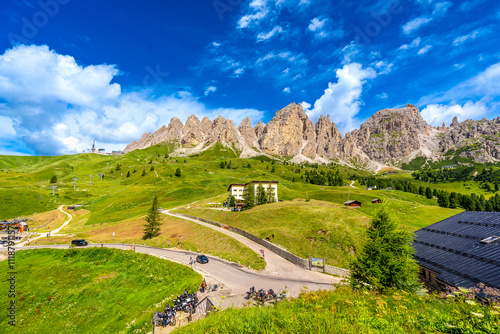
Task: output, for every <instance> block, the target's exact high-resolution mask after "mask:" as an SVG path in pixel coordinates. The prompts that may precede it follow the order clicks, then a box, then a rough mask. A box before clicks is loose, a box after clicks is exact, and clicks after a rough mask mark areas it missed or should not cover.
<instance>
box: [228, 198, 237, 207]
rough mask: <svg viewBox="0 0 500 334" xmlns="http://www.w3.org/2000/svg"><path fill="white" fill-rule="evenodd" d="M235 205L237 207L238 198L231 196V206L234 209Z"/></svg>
mask: <svg viewBox="0 0 500 334" xmlns="http://www.w3.org/2000/svg"><path fill="white" fill-rule="evenodd" d="M235 205H236V198H234V196H231V198H230V199H229V206H230V207H232V208H234V206H235Z"/></svg>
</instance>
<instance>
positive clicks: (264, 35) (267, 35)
mask: <svg viewBox="0 0 500 334" xmlns="http://www.w3.org/2000/svg"><path fill="white" fill-rule="evenodd" d="M282 32H283V28H281V27H280V26H275V27H274V28H273V29H272V30H271V31H269V32H267V33H263V32H261V33H259V34H258V35H257V42H262V41H267V40H269V39H271V38H272V37H273V36H274V35H276V34H280V33H282Z"/></svg>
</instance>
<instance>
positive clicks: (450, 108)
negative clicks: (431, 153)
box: [0, 0, 500, 155]
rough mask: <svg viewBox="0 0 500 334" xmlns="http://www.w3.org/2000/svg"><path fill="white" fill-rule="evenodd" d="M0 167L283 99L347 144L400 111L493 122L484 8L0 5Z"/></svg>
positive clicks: (491, 29)
mask: <svg viewBox="0 0 500 334" xmlns="http://www.w3.org/2000/svg"><path fill="white" fill-rule="evenodd" d="M1 6H2V10H1V11H0V154H48V155H53V154H65V153H76V152H81V151H82V150H83V149H86V148H89V147H90V145H91V144H92V140H94V139H95V140H96V141H97V143H98V145H99V146H102V147H104V148H106V149H107V150H112V149H123V148H124V147H125V145H126V144H127V143H129V142H130V141H132V140H136V139H139V138H140V136H141V135H142V134H143V133H144V132H149V131H155V130H156V129H158V128H159V127H161V126H162V125H163V124H168V122H169V120H170V118H171V117H173V116H177V117H179V118H180V119H181V120H182V121H185V120H186V118H187V117H188V116H189V115H191V114H195V115H197V116H198V117H199V118H200V119H201V118H202V117H204V116H208V117H209V118H210V119H214V118H216V117H217V116H219V115H223V116H224V117H226V118H229V119H232V120H234V121H235V123H236V125H238V124H239V122H241V120H242V119H243V118H245V117H250V118H251V120H252V124H253V125H255V124H256V123H257V122H258V121H259V120H261V121H263V122H264V123H266V122H267V121H269V120H270V119H271V118H272V117H273V116H274V113H275V112H276V111H277V110H279V109H281V108H283V107H284V106H286V105H287V104H289V103H291V102H297V103H299V102H301V103H303V105H304V107H305V108H306V112H307V113H308V115H309V117H310V118H311V120H312V121H313V122H315V121H316V120H317V119H318V118H319V116H320V115H330V117H331V118H332V120H333V121H334V122H335V123H336V124H337V125H338V127H339V129H340V130H341V131H342V132H343V133H344V134H345V133H346V132H347V131H350V130H352V129H354V128H356V127H358V126H359V125H360V124H361V123H362V122H363V121H365V120H366V119H367V118H369V117H370V116H371V115H372V114H373V113H374V112H376V111H377V110H380V109H384V108H390V107H400V106H404V105H405V104H407V103H413V104H415V105H416V106H418V107H419V108H420V110H421V113H422V116H423V117H424V119H426V120H427V122H429V123H430V124H432V125H435V126H437V125H441V124H442V123H443V122H445V123H446V124H449V123H451V119H452V118H453V116H457V117H458V118H459V120H461V121H463V120H465V119H481V118H483V117H485V118H489V119H491V118H495V117H498V116H500V105H499V102H500V98H499V95H500V48H499V45H500V36H499V34H498V31H499V30H500V29H499V27H500V3H498V2H497V1H486V0H471V1H461V2H459V1H455V2H452V1H433V0H430V1H429V0H422V1H418V0H417V1H393V0H391V1H381V0H379V1H355V2H354V1H352V2H350V1H340V2H332V1H323V0H317V1H312V0H249V1H241V0H198V1H160V0H148V1H131V0H122V1H94V0H87V1H81V0H40V1H38V0H37V1H35V0H23V1H15V0H4V1H3V2H2V5H1Z"/></svg>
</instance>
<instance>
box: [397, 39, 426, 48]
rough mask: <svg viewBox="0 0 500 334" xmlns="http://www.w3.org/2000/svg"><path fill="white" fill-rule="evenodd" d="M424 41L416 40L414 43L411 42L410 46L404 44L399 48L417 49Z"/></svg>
mask: <svg viewBox="0 0 500 334" xmlns="http://www.w3.org/2000/svg"><path fill="white" fill-rule="evenodd" d="M421 41H422V39H421V38H420V37H417V38H415V39H414V40H413V41H411V43H410V44H403V45H401V46H400V47H399V49H400V50H408V49H413V48H416V47H418V46H419V45H420V42H421Z"/></svg>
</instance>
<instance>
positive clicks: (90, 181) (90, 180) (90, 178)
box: [89, 175, 94, 185]
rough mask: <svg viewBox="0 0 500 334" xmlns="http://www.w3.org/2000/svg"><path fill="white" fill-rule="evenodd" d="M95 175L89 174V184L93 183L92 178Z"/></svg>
mask: <svg viewBox="0 0 500 334" xmlns="http://www.w3.org/2000/svg"><path fill="white" fill-rule="evenodd" d="M93 177H94V175H89V185H92V178H93Z"/></svg>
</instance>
